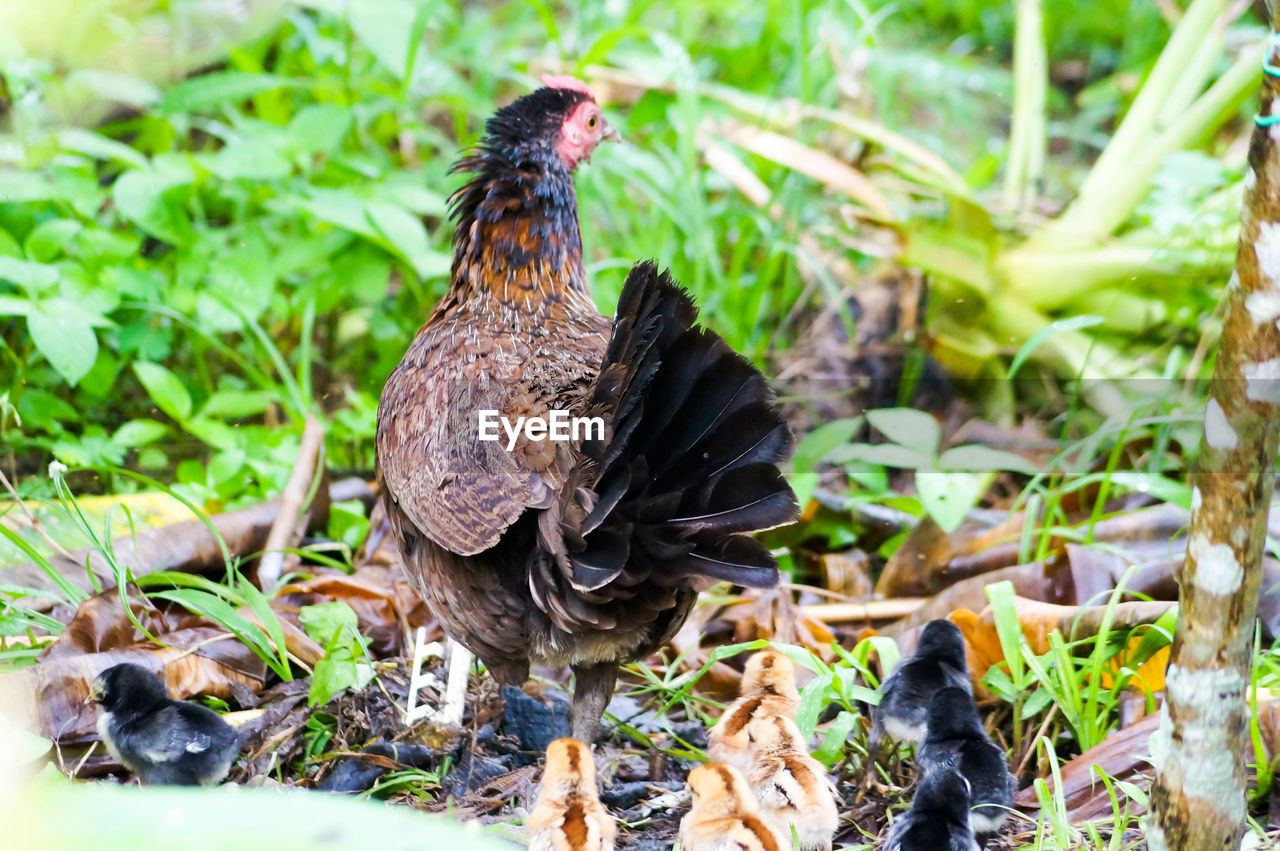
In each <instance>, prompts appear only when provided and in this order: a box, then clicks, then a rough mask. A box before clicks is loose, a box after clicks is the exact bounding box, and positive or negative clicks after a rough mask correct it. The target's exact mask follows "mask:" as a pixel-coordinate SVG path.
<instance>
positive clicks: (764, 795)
mask: <svg viewBox="0 0 1280 851" xmlns="http://www.w3.org/2000/svg"><path fill="white" fill-rule="evenodd" d="M746 732H747V740H748V742H749V743H750V744H749V747H750V748H751V754H752V764H751V770H750V771H749V772H747V785H748V786H750V787H751V791H752V792H753V793H755V796H756V797H757V798H758V799H759V800H760V815H761V816H762V817H763V818H764V820H765V821H767V822H769V823H770V824H771V825H773V827H774V828H775V829H776V830H777V831H778V832H779V833H781V834H782V836H783V837H784V838H786V839H787V840H790V838H791V835H792V831H793V830H794V831H795V837H796V839H797V840H798V841H799V843H800V848H801V849H802V851H830V849H831V837H832V836H834V835H835V832H836V828H837V827H839V824H840V815H839V813H837V812H836V800H835V793H834V791H833V790H832V788H831V783H830V782H829V781H828V780H827V772H826V770H825V769H824V768H823V767H822V763H820V762H818V761H817V760H816V759H814V758H813V757H811V756H809V754H808V752H807V751H805V750H804V749H803V748H796V747H795V742H796V741H797V740H799V739H800V738H801V737H800V731H799V730H798V729H797V728H796V725H795V722H794V721H791V720H790V719H788V718H783V717H781V716H774V717H772V718H756V719H755V720H753V721H752V722H751V723H750V724H748V725H747V730H746ZM788 847H790V846H789V844H788Z"/></svg>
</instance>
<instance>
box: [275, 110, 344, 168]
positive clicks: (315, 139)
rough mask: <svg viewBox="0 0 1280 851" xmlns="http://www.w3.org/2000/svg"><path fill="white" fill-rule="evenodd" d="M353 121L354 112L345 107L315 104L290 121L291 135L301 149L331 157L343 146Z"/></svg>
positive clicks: (294, 142) (289, 129) (295, 144)
mask: <svg viewBox="0 0 1280 851" xmlns="http://www.w3.org/2000/svg"><path fill="white" fill-rule="evenodd" d="M352 121H353V116H352V112H351V110H350V109H348V108H347V107H345V106H339V105H338V104H336V103H321V104H311V105H310V106H306V107H303V108H302V109H301V110H300V111H299V112H298V114H297V115H295V116H294V117H293V119H292V120H291V121H290V122H289V128H288V133H289V138H290V140H291V141H292V142H293V144H294V146H295V147H297V148H298V149H299V150H300V151H305V152H307V153H318V154H324V155H326V156H328V155H331V154H333V153H334V152H335V151H337V150H338V149H339V148H341V147H342V140H343V139H344V138H345V137H346V135H347V133H348V132H349V131H350V130H351V124H352Z"/></svg>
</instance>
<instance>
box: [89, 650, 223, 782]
mask: <svg viewBox="0 0 1280 851" xmlns="http://www.w3.org/2000/svg"><path fill="white" fill-rule="evenodd" d="M89 700H91V701H93V702H95V703H98V704H100V705H101V706H102V717H101V718H99V719H98V735H99V736H100V737H101V738H102V742H103V744H105V745H106V746H107V750H108V751H110V752H111V755H112V756H113V757H115V758H116V759H117V760H118V761H119V762H120V764H121V765H123V766H124V767H125V768H127V769H129V770H130V771H132V772H133V773H134V774H136V775H137V776H138V778H139V779H140V780H141V781H142V782H143V783H144V784H146V785H148V786H213V785H215V784H217V783H220V782H222V780H223V778H225V777H226V776H227V772H228V771H229V770H230V769H231V763H232V762H234V761H235V758H236V757H237V756H238V755H239V754H240V744H241V743H240V736H239V734H237V733H236V731H235V730H234V729H233V728H232V727H231V725H230V724H228V723H227V722H226V721H223V720H222V717H221V716H220V715H218V713H216V712H214V711H213V710H212V709H209V708H207V707H204V706H200V705H199V704H195V703H187V702H185V701H181V700H171V699H170V698H169V694H168V692H167V691H165V687H164V684H163V683H162V682H161V681H160V679H159V678H158V677H156V676H155V675H154V674H152V673H151V672H150V671H148V670H147V669H146V668H144V667H142V666H141V665H131V664H124V665H115V666H113V667H111V668H108V669H107V670H105V671H103V672H102V673H101V674H99V675H98V678H97V679H95V680H94V681H93V685H92V686H91V687H90V690H89Z"/></svg>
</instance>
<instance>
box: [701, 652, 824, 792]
mask: <svg viewBox="0 0 1280 851" xmlns="http://www.w3.org/2000/svg"><path fill="white" fill-rule="evenodd" d="M740 694H741V695H742V696H741V697H739V698H738V699H737V700H735V701H734V702H733V703H732V704H731V705H730V706H729V708H728V709H727V710H725V713H724V715H721V716H720V720H719V721H718V722H717V723H716V726H715V727H713V728H712V729H711V733H710V735H709V737H708V738H709V746H708V748H707V753H708V755H709V756H710V757H711V761H712V762H723V763H724V764H726V765H731V766H733V767H734V768H736V769H738V770H739V771H741V772H742V773H743V774H746V773H747V772H749V771H750V770H751V749H750V747H749V745H748V742H747V724H749V723H750V722H751V720H752V719H754V718H769V717H775V716H776V717H781V718H786V719H788V720H795V717H796V709H797V708H798V707H799V705H800V693H799V692H798V691H796V672H795V666H794V665H792V664H791V660H790V659H788V658H787V657H786V656H785V655H783V654H782V653H779V652H778V651H776V650H764V651H761V652H759V653H757V654H755V655H754V656H752V657H751V658H750V659H748V660H747V667H746V670H744V671H743V673H742V687H741V690H740ZM796 735H797V738H796V741H795V742H793V745H794V747H793V749H794V750H798V751H803V750H805V745H806V743H805V742H804V741H803V740H802V739H800V738H799V733H798V732H797V734H796Z"/></svg>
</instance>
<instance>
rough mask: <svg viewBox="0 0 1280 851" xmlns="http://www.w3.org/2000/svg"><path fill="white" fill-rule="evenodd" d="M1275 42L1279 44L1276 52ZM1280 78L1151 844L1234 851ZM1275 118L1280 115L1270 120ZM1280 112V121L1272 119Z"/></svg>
mask: <svg viewBox="0 0 1280 851" xmlns="http://www.w3.org/2000/svg"><path fill="white" fill-rule="evenodd" d="M1275 50H1276V45H1275V42H1274V39H1273V40H1272V42H1269V47H1268V62H1270V63H1276V62H1277V59H1276V58H1275V57H1274V56H1272V53H1273V52H1274V51H1275ZM1277 97H1280V79H1278V78H1277V77H1275V76H1273V75H1272V74H1270V73H1268V74H1265V75H1263V82H1262V109H1261V110H1260V112H1261V115H1260V116H1259V117H1258V119H1257V123H1258V126H1257V127H1256V128H1255V129H1254V132H1253V141H1252V144H1251V145H1250V149H1249V170H1248V172H1247V173H1246V175H1245V186H1246V189H1247V191H1246V194H1245V199H1244V209H1243V210H1242V212H1241V215H1240V243H1239V246H1238V248H1237V251H1236V274H1235V275H1233V276H1232V281H1231V283H1230V284H1229V285H1228V287H1227V292H1226V296H1225V297H1226V307H1227V311H1226V319H1225V320H1224V324H1223V329H1222V339H1221V343H1220V345H1219V350H1218V360H1217V364H1216V365H1215V368H1214V375H1213V382H1212V384H1211V385H1210V390H1209V403H1208V406H1207V408H1206V410H1205V422H1204V441H1203V445H1202V448H1201V454H1200V462H1199V465H1198V470H1197V473H1196V476H1195V479H1194V484H1195V488H1194V490H1193V492H1192V510H1191V525H1190V529H1189V542H1188V547H1187V558H1186V563H1185V565H1184V566H1183V568H1182V571H1181V575H1180V576H1179V582H1180V585H1181V595H1180V603H1181V604H1180V607H1179V611H1178V625H1177V632H1176V634H1175V636H1174V641H1173V652H1172V656H1171V658H1170V661H1169V670H1168V674H1167V676H1166V697H1167V700H1166V702H1165V706H1164V709H1163V710H1162V718H1161V724H1160V728H1159V730H1158V731H1157V732H1156V733H1155V734H1154V735H1153V736H1152V737H1151V756H1152V763H1153V764H1154V765H1155V768H1156V778H1155V784H1154V786H1153V788H1152V793H1151V802H1152V816H1151V819H1150V821H1149V822H1148V825H1147V842H1148V845H1149V847H1150V848H1151V849H1152V851H1162V849H1175V851H1209V850H1210V849H1236V848H1238V847H1239V845H1240V840H1241V837H1242V835H1243V833H1244V829H1245V780H1246V777H1245V756H1244V752H1245V742H1246V739H1247V736H1248V723H1249V710H1248V706H1247V705H1246V702H1245V697H1246V695H1247V693H1248V686H1249V675H1250V662H1251V650H1252V646H1253V634H1254V618H1255V613H1256V609H1257V600H1258V583H1259V578H1260V576H1261V573H1262V570H1261V565H1262V550H1263V543H1264V538H1265V535H1266V522H1267V506H1268V504H1269V503H1270V501H1271V492H1272V485H1273V482H1274V478H1275V465H1276V443H1277V434H1278V433H1280V410H1278V408H1280V330H1278V329H1277V320H1280V157H1278V156H1277V150H1276V145H1277V143H1278V142H1280V100H1277ZM1272 115H1274V116H1275V118H1274V119H1273V118H1271V117H1270V116H1272ZM1273 121H1274V122H1277V123H1273Z"/></svg>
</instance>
